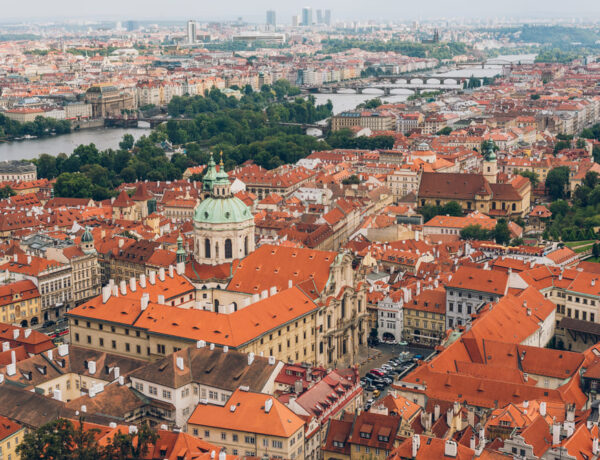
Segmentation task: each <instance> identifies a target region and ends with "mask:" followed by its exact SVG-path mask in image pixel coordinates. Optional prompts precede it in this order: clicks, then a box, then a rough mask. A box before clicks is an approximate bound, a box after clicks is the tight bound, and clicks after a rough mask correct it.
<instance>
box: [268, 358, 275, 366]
mask: <svg viewBox="0 0 600 460" xmlns="http://www.w3.org/2000/svg"><path fill="white" fill-rule="evenodd" d="M269 365H271V366H274V365H275V356H269Z"/></svg>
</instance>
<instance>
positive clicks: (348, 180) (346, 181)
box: [342, 174, 360, 185]
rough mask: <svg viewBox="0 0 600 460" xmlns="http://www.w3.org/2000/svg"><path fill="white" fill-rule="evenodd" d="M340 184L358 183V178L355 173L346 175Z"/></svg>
mask: <svg viewBox="0 0 600 460" xmlns="http://www.w3.org/2000/svg"><path fill="white" fill-rule="evenodd" d="M342 184H344V185H353V184H360V179H359V177H358V176H357V175H356V174H352V175H351V176H350V177H347V178H346V179H344V180H343V181H342Z"/></svg>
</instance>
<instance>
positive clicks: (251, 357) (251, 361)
mask: <svg viewBox="0 0 600 460" xmlns="http://www.w3.org/2000/svg"><path fill="white" fill-rule="evenodd" d="M253 362H254V353H252V352H250V353H248V366H251V365H252V363H253Z"/></svg>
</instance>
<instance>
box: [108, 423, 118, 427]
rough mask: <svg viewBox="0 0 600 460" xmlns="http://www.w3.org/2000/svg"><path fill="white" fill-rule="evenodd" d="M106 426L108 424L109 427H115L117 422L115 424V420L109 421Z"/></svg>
mask: <svg viewBox="0 0 600 460" xmlns="http://www.w3.org/2000/svg"><path fill="white" fill-rule="evenodd" d="M108 426H109V427H111V428H116V427H117V424H116V423H115V422H110V423H109V424H108Z"/></svg>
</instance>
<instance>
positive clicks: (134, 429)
mask: <svg viewBox="0 0 600 460" xmlns="http://www.w3.org/2000/svg"><path fill="white" fill-rule="evenodd" d="M137 432H138V429H137V426H135V425H129V434H135V433H137Z"/></svg>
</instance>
